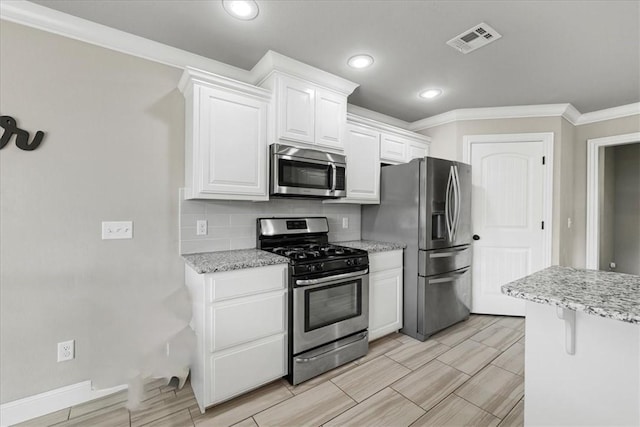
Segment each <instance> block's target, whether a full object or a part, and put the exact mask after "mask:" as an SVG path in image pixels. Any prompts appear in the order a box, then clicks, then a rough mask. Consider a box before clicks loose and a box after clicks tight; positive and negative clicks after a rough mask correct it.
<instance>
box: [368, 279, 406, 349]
mask: <svg viewBox="0 0 640 427" xmlns="http://www.w3.org/2000/svg"><path fill="white" fill-rule="evenodd" d="M401 328H402V268H395V269H392V270H384V271H379V272H376V273H371V274H370V275H369V341H372V340H375V339H377V338H380V337H382V336H384V335H387V334H390V333H392V332H395V331H397V330H399V329H401Z"/></svg>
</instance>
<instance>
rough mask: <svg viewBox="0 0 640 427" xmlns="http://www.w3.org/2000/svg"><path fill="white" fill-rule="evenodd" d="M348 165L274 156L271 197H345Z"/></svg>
mask: <svg viewBox="0 0 640 427" xmlns="http://www.w3.org/2000/svg"><path fill="white" fill-rule="evenodd" d="M345 173H346V170H345V165H343V164H340V163H334V162H330V161H323V160H313V159H303V158H296V157H292V156H283V155H275V156H274V157H273V159H272V168H271V191H270V193H271V195H276V196H278V195H279V196H304V197H324V198H335V197H344V196H346V182H345V179H346V177H345Z"/></svg>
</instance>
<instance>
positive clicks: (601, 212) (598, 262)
mask: <svg viewBox="0 0 640 427" xmlns="http://www.w3.org/2000/svg"><path fill="white" fill-rule="evenodd" d="M587 144H588V146H587V162H588V164H587V259H586V267H587V268H589V269H593V270H607V271H616V272H619V273H629V274H640V132H636V133H631V134H625V135H616V136H612V137H606V138H596V139H590V140H588V141H587Z"/></svg>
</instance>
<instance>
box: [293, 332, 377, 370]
mask: <svg viewBox="0 0 640 427" xmlns="http://www.w3.org/2000/svg"><path fill="white" fill-rule="evenodd" d="M368 335H369V334H368V333H367V332H366V331H365V332H360V333H359V334H358V335H357V336H355V337H354V339H352V340H350V341H348V342H343V343H342V345H341V346H340V347H338V348H332V349H330V350H327V351H325V352H324V353H320V354H317V355H315V356H312V357H296V363H309V362H313V361H315V360H318V359H320V358H321V357H325V356H327V355H328V354H329V353H333V352H335V351H336V350H340V349H341V348H342V347H345V346H347V345H351V344H354V343H357V342H358V341H362V340H364V339H367V336H368Z"/></svg>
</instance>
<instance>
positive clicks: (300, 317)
mask: <svg viewBox="0 0 640 427" xmlns="http://www.w3.org/2000/svg"><path fill="white" fill-rule="evenodd" d="M328 232H329V225H328V222H327V218H324V217H315V218H259V219H258V242H257V245H258V248H259V249H262V250H266V251H269V252H273V253H276V254H279V255H283V256H286V257H288V258H289V332H288V339H289V373H288V376H287V379H288V380H289V382H290V383H291V384H294V385H295V384H299V383H301V382H303V381H306V380H308V379H310V378H313V377H315V376H317V375H320V374H321V373H323V372H326V371H328V370H330V369H333V368H335V367H337V366H340V365H342V364H344V363H347V362H350V361H352V360H354V359H357V358H359V357H362V356H364V355H365V354H367V351H368V349H369V344H368V333H367V328H368V326H369V257H368V255H367V252H366V251H363V250H360V249H353V248H347V247H343V246H337V245H332V244H329V243H328Z"/></svg>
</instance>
